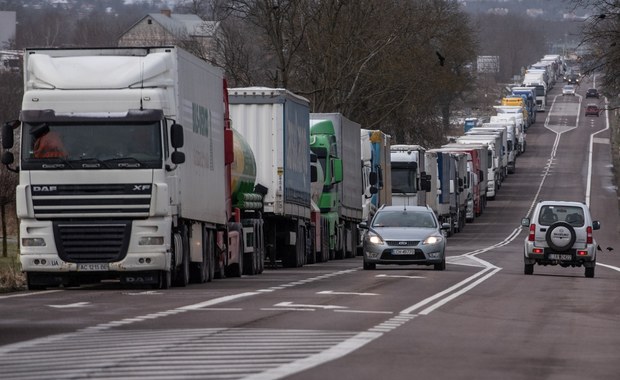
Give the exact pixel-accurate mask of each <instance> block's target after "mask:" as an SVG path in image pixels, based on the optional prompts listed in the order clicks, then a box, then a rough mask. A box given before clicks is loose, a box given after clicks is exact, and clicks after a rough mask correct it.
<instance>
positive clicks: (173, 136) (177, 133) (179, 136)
mask: <svg viewBox="0 0 620 380" xmlns="http://www.w3.org/2000/svg"><path fill="white" fill-rule="evenodd" d="M170 142H171V144H172V147H173V148H174V149H177V148H181V147H183V127H182V126H181V124H177V123H174V124H172V126H171V127H170Z"/></svg>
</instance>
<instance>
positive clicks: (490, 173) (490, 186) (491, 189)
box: [456, 136, 501, 200]
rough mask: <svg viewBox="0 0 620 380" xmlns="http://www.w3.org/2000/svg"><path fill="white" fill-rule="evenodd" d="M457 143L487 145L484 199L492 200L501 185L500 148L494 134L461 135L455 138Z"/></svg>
mask: <svg viewBox="0 0 620 380" xmlns="http://www.w3.org/2000/svg"><path fill="white" fill-rule="evenodd" d="M456 142H457V143H459V144H473V145H483V146H486V147H487V161H488V166H487V191H486V199H487V200H493V199H495V196H496V195H497V192H498V190H499V188H500V187H501V180H500V171H501V163H500V162H501V148H500V146H499V145H498V143H497V139H496V138H495V137H494V136H461V137H459V138H457V140H456Z"/></svg>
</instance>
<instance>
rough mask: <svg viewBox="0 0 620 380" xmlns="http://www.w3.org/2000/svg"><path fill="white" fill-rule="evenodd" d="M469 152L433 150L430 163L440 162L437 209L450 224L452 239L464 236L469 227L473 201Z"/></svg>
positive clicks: (439, 215)
mask: <svg viewBox="0 0 620 380" xmlns="http://www.w3.org/2000/svg"><path fill="white" fill-rule="evenodd" d="M467 155H468V154H467V152H463V151H458V150H453V149H450V148H443V147H442V148H436V149H429V150H428V151H427V152H426V156H427V157H426V158H427V160H428V159H429V158H430V157H434V158H435V159H436V160H437V178H438V179H437V188H438V197H437V205H436V207H437V209H436V213H437V216H438V218H439V220H440V221H441V222H442V223H449V224H450V230H449V232H448V234H449V235H452V234H454V233H455V232H460V231H462V230H463V228H464V227H465V222H466V213H467V202H468V201H469V200H472V201H473V194H472V193H471V192H472V187H470V186H469V185H470V182H469V181H468V172H467V159H468V157H467Z"/></svg>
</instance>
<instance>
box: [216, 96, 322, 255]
mask: <svg viewBox="0 0 620 380" xmlns="http://www.w3.org/2000/svg"><path fill="white" fill-rule="evenodd" d="M228 93H229V99H230V118H231V120H232V123H233V128H234V129H235V130H236V131H238V132H239V134H240V135H241V136H243V138H244V139H245V140H246V141H247V143H248V145H249V147H250V149H251V150H252V152H253V155H254V157H255V160H256V179H255V184H254V185H253V187H254V189H253V190H252V191H251V193H252V195H256V194H258V195H260V196H261V198H262V199H260V200H259V199H258V198H256V202H260V203H261V204H260V205H257V206H259V209H260V212H261V214H262V220H263V221H264V224H263V237H262V238H263V241H264V245H265V247H266V254H265V255H266V257H267V260H268V262H269V264H270V265H272V266H273V265H278V264H280V263H281V264H282V266H284V267H300V266H302V265H304V264H305V263H306V262H307V260H308V257H307V256H308V255H313V254H314V252H315V251H314V250H315V249H316V247H314V246H313V241H315V233H314V232H315V230H314V228H315V226H313V223H312V219H311V212H312V204H311V175H310V174H311V173H310V171H311V163H310V131H309V125H310V105H309V102H308V100H307V99H305V98H303V97H301V96H298V95H296V94H294V93H292V92H290V91H288V90H286V89H282V88H268V87H244V88H230V89H229V90H228ZM251 215H253V214H245V215H244V219H245V218H246V217H248V218H249V219H251V220H254V219H255V218H254V217H253V216H251ZM244 224H245V222H244Z"/></svg>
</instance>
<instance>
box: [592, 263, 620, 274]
mask: <svg viewBox="0 0 620 380" xmlns="http://www.w3.org/2000/svg"><path fill="white" fill-rule="evenodd" d="M596 265H600V266H602V267H605V268H609V269H613V270H615V271H617V272H620V268H618V267H615V266H613V265H607V264H603V263H598V262H597V263H596Z"/></svg>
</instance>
